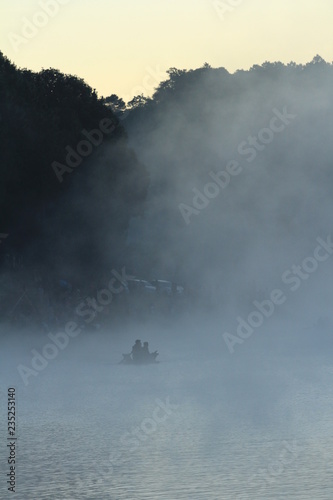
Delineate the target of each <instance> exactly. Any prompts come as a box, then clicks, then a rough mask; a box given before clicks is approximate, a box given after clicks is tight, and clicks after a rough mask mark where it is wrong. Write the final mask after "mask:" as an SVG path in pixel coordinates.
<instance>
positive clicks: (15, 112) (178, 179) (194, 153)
mask: <svg viewBox="0 0 333 500" xmlns="http://www.w3.org/2000/svg"><path fill="white" fill-rule="evenodd" d="M0 76H1V79H0V105H1V122H0V141H1V161H0V168H1V190H0V192H1V195H0V203H1V210H0V236H1V240H0V241H1V244H0V256H1V263H2V266H6V265H7V266H8V259H9V260H10V262H12V261H14V262H15V265H14V267H15V266H16V267H17V266H18V263H20V265H21V269H28V268H29V269H36V268H37V269H38V270H39V271H40V272H41V273H43V272H44V273H45V274H48V275H50V274H51V275H52V277H54V278H57V279H59V278H65V279H68V280H69V281H71V282H73V281H74V282H76V281H78V282H80V285H81V284H82V283H83V285H84V283H87V282H89V280H90V279H92V278H93V279H95V278H96V276H99V275H103V274H105V273H106V272H109V271H110V269H111V268H115V267H118V268H119V269H120V268H121V267H123V266H126V268H127V269H129V270H131V272H133V273H134V274H136V275H138V276H141V277H144V278H146V279H153V278H160V279H167V280H172V281H174V282H177V283H183V284H186V286H188V287H189V288H191V287H192V289H193V288H196V289H197V290H199V289H200V290H202V289H205V293H206V295H207V293H208V295H209V294H211V295H212V294H213V296H214V300H215V301H216V302H218V303H221V301H222V303H223V301H227V300H229V299H230V297H233V295H234V294H233V290H236V289H237V290H238V291H237V297H238V299H239V297H240V295H242V294H243V295H244V297H246V298H247V299H246V300H249V297H251V296H252V294H253V293H254V291H256V293H257V292H258V290H259V291H260V290H263V288H264V287H265V284H264V283H265V282H266V279H267V277H270V279H271V281H272V282H273V281H274V278H275V277H276V276H277V275H278V274H279V273H280V272H281V270H283V268H284V266H287V265H288V264H289V260H288V259H289V258H290V259H293V258H295V259H296V258H297V256H298V249H299V245H300V243H301V242H302V245H303V246H304V245H305V246H306V245H308V246H309V248H311V245H312V244H313V241H314V239H315V238H316V237H317V236H318V235H320V234H324V233H327V232H328V231H329V228H330V219H329V213H330V211H331V202H332V195H333V172H332V156H333V146H332V144H333V143H332V134H333V92H332V88H333V85H332V84H333V65H332V64H330V63H327V62H325V61H324V60H323V59H322V58H321V57H320V56H316V57H315V58H314V59H313V60H312V61H311V62H309V63H308V64H305V65H302V64H296V63H293V62H292V63H289V64H282V63H279V62H276V63H268V62H267V63H264V64H262V65H261V66H258V65H256V66H253V67H252V68H251V69H250V70H248V71H245V70H239V71H236V72H235V73H234V74H231V73H229V72H228V71H227V70H226V69H224V68H215V69H214V68H211V67H210V66H209V64H207V63H206V64H204V65H203V66H202V67H201V68H198V69H195V70H181V69H177V68H170V69H169V70H168V78H167V79H166V80H165V81H162V82H160V84H159V85H158V87H157V88H156V90H155V92H154V94H153V95H152V96H151V97H145V96H143V95H139V96H136V97H134V98H133V99H132V100H131V101H130V102H128V103H125V102H124V101H123V100H122V98H121V97H119V96H117V95H115V94H112V93H111V94H110V96H109V97H100V98H99V97H98V96H97V93H96V91H95V90H93V89H92V88H90V87H89V86H88V85H87V84H86V83H85V82H84V81H83V80H82V79H80V78H78V77H76V76H71V75H64V74H62V73H61V72H59V71H57V70H55V69H47V70H42V71H40V72H39V73H34V72H32V71H29V70H27V69H18V68H16V67H15V66H14V65H13V64H12V63H11V62H10V61H9V60H8V59H7V58H6V57H5V56H3V55H2V54H1V57H0ZM110 87H112V84H111V85H110ZM111 90H112V89H111ZM273 124H274V125H273ZM231 170H233V172H231ZM228 172H229V173H228ZM230 172H231V174H230ZM236 173H237V174H236ZM221 179H224V180H225V184H223V182H222V181H221ZM212 180H214V182H212ZM226 180H227V181H226ZM214 190H215V191H214ZM319 200H322V203H321V202H319ZM263 241H264V242H265V244H264V245H263V243H262V242H263ZM259 242H261V243H259ZM282 246H283V248H282ZM286 248H287V251H286ZM259 256H260V257H259ZM286 256H288V258H286ZM272 261H273V264H272ZM43 270H44V271H43ZM239 290H241V291H239ZM235 294H236V292H235Z"/></svg>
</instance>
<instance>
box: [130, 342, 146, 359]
mask: <svg viewBox="0 0 333 500" xmlns="http://www.w3.org/2000/svg"><path fill="white" fill-rule="evenodd" d="M142 351H143V347H142V344H141V340H136V341H135V344H134V346H133V347H132V352H131V354H132V358H133V361H138V360H139V359H141V358H142Z"/></svg>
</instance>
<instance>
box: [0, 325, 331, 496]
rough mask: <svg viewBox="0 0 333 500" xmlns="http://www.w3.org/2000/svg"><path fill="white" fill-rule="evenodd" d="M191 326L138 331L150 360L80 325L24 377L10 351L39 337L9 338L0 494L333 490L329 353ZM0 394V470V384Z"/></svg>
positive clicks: (20, 353) (19, 357)
mask: <svg viewBox="0 0 333 500" xmlns="http://www.w3.org/2000/svg"><path fill="white" fill-rule="evenodd" d="M197 330H198V331H197V332H194V333H193V335H194V336H193V337H192V341H191V340H190V337H187V338H186V339H185V338H181V337H179V336H178V337H177V336H175V337H174V338H173V341H172V342H171V341H170V338H167V337H166V335H165V333H166V331H167V328H165V330H164V331H159V332H158V333H155V334H154V333H153V331H150V332H149V339H150V345H151V348H155V347H156V348H158V349H159V351H160V361H161V362H160V364H158V365H152V366H123V365H118V364H117V362H118V361H119V359H121V352H126V346H130V345H131V341H133V332H128V333H127V336H126V337H125V338H122V339H120V338H119V339H112V338H110V337H108V336H106V335H105V334H102V333H98V334H95V335H94V336H92V335H88V334H85V335H83V336H82V337H81V338H80V339H79V338H78V339H73V341H72V344H71V345H70V346H69V347H68V348H67V349H66V350H64V351H63V352H61V353H59V356H58V357H57V358H56V359H54V360H52V361H50V363H49V366H48V367H47V368H46V369H45V370H44V371H43V372H41V373H39V374H38V376H36V377H31V378H30V380H29V385H28V386H27V387H25V386H24V384H23V383H22V380H20V378H19V377H18V375H17V373H15V369H16V366H14V369H12V371H11V370H10V366H11V363H10V360H11V359H13V357H14V355H15V356H16V363H18V362H21V363H26V364H28V363H29V351H30V350H31V348H33V347H34V348H36V349H37V350H38V349H40V348H41V346H42V345H43V339H42V338H37V337H36V338H22V337H21V338H20V341H18V339H17V341H16V343H15V345H14V344H13V343H11V342H10V341H9V337H8V339H7V341H6V342H5V345H4V346H3V347H4V353H5V356H4V362H3V364H2V367H1V380H2V389H3V390H4V388H5V390H6V389H7V386H15V387H16V390H17V415H18V417H17V418H18V446H17V493H16V495H12V494H8V495H7V496H6V494H5V496H1V498H11V495H12V496H13V498H15V497H17V498H20V500H21V499H22V500H23V499H24V500H28V499H33V500H35V499H38V500H44V499H45V500H46V499H50V500H51V499H66V500H71V499H73V500H74V499H87V500H88V499H91V500H92V499H99V500H103V499H115V500H150V499H151V500H157V499H161V500H162V499H165V500H183V499H184V500H185V499H186V500H188V499H191V500H207V499H211V500H221V499H226V500H229V499H236V500H237V499H239V500H247V499H250V500H258V499H280V498H281V499H289V498H293V499H309V500H313V499H316V500H320V499H327V500H328V499H331V498H333V457H332V444H333V425H332V415H333V383H332V382H333V363H332V362H331V360H330V359H329V356H328V355H327V353H326V354H325V353H324V352H321V353H318V354H317V355H316V356H311V357H310V356H308V355H306V353H305V352H304V353H301V355H300V353H297V352H296V349H295V348H294V346H292V345H289V346H288V348H287V347H286V349H280V350H278V349H276V350H275V351H274V349H272V342H271V343H270V346H271V349H266V347H265V345H263V343H262V342H260V339H259V338H257V339H253V341H251V342H248V344H247V345H244V346H241V349H240V350H239V352H238V353H237V354H236V353H235V354H234V355H230V354H229V355H228V353H227V354H226V352H225V349H223V348H222V344H221V341H220V339H219V337H218V335H216V336H214V335H212V336H211V337H209V338H208V339H207V338H204V337H203V338H201V339H200V337H199V335H198V332H199V330H200V328H199V327H198V328H197ZM137 333H138V336H139V337H140V338H144V336H145V333H146V332H145V331H144V329H142V330H141V331H140V332H137ZM134 338H135V337H134ZM251 340H252V339H251ZM44 342H45V340H44ZM258 347H260V350H259V349H258ZM323 351H324V350H323ZM1 401H2V403H1V415H0V417H1V422H2V425H1V435H2V437H4V439H2V445H1V446H2V452H1V464H2V465H1V470H6V469H7V463H6V456H7V453H6V450H5V444H4V443H5V442H6V428H5V424H4V423H5V422H6V402H5V394H4V393H2V395H1ZM0 481H1V482H0V489H1V491H2V492H5V491H6V485H5V478H4V474H2V475H1V479H0Z"/></svg>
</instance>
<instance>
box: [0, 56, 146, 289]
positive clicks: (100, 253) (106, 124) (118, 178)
mask: <svg viewBox="0 0 333 500" xmlns="http://www.w3.org/2000/svg"><path fill="white" fill-rule="evenodd" d="M0 106H1V108H0V116H1V122H0V145H1V146H0V151H1V153H0V154H1V160H0V169H1V184H0V186H1V188H0V204H1V209H0V233H1V234H2V238H1V246H0V252H1V258H2V264H3V263H4V260H5V259H6V256H7V259H8V256H9V258H11V257H12V256H15V258H16V260H18V261H19V262H21V263H22V265H23V266H24V267H25V268H27V267H38V268H39V269H42V268H44V269H47V272H48V273H51V272H52V273H54V275H55V276H57V275H65V276H66V277H67V278H70V279H73V276H77V275H80V276H81V279H82V280H84V279H87V277H88V276H89V275H90V274H91V273H96V272H99V271H102V270H103V269H105V267H106V266H108V267H110V266H112V265H117V263H118V260H119V256H120V255H122V253H123V252H124V248H125V243H126V233H127V228H128V224H129V220H130V218H131V217H132V216H133V215H136V214H139V213H141V212H142V207H143V202H144V200H145V197H146V192H147V186H148V182H149V179H148V175H147V172H146V170H145V168H144V166H143V165H142V164H140V163H139V162H138V160H137V158H136V156H135V153H134V152H133V151H132V150H131V149H130V148H129V147H128V144H127V137H126V133H125V130H124V128H123V126H122V125H121V124H120V122H119V119H118V118H117V117H116V116H115V114H114V113H113V112H112V110H111V109H110V107H108V106H106V105H105V104H104V103H103V102H102V100H101V99H99V98H98V97H97V93H96V91H95V90H93V89H92V88H90V87H89V86H88V85H87V84H86V83H85V82H84V81H83V80H82V79H80V78H77V77H76V76H71V75H65V74H62V73H60V72H59V71H57V70H55V69H46V70H42V71H40V72H39V73H34V72H32V71H29V70H27V69H23V70H21V69H18V68H16V67H15V66H14V65H13V64H12V63H11V62H10V61H9V60H8V59H7V58H6V57H5V56H4V55H3V54H1V53H0Z"/></svg>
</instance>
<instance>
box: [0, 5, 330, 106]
mask: <svg viewBox="0 0 333 500" xmlns="http://www.w3.org/2000/svg"><path fill="white" fill-rule="evenodd" d="M236 4H237V6H235V5H236ZM42 5H44V9H45V10H43V8H42ZM46 11H48V12H49V14H47V13H46ZM332 20H333V2H332V0H316V1H315V0H221V1H217V0H216V1H214V0H18V1H15V2H9V1H6V2H5V1H4V0H2V2H1V3H0V23H1V34H2V36H1V46H0V50H2V51H3V52H4V54H5V55H6V56H7V57H8V58H9V59H10V60H12V61H13V62H15V63H16V64H17V65H18V66H19V67H27V68H29V69H33V70H40V69H41V68H49V67H55V68H57V69H59V70H61V71H63V72H65V73H71V74H76V75H78V76H80V77H82V78H84V79H85V80H86V81H87V83H89V85H91V86H92V87H94V88H96V90H97V91H98V93H99V94H100V95H104V96H107V95H110V94H111V93H117V94H118V95H119V96H121V97H123V98H124V99H125V100H130V99H131V98H132V97H133V96H134V95H137V94H140V93H143V94H145V95H151V94H152V91H153V88H154V87H155V86H156V85H157V84H158V83H159V81H160V80H162V79H164V78H165V77H166V74H165V71H166V70H167V69H168V68H170V67H177V68H186V69H190V68H196V67H199V66H201V65H202V64H203V63H204V62H208V63H209V64H211V65H212V66H213V67H221V66H222V67H225V68H226V69H228V70H229V71H231V72H233V71H234V70H236V69H239V68H243V69H248V68H249V67H251V66H252V65H253V64H261V63H262V62H264V61H266V60H268V61H277V60H279V61H282V62H289V61H291V60H294V61H295V62H300V63H303V62H308V61H310V60H311V59H312V58H313V57H314V56H315V55H316V54H320V55H321V56H322V57H323V58H324V59H325V60H326V61H330V62H331V61H332V60H333V44H332V38H333V36H332ZM29 23H30V25H29ZM31 23H33V24H31ZM36 25H38V26H37V27H36Z"/></svg>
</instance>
